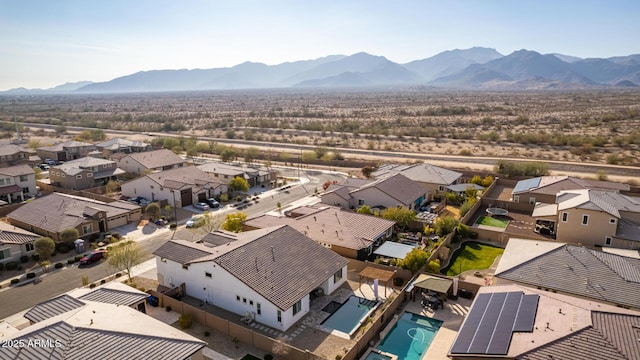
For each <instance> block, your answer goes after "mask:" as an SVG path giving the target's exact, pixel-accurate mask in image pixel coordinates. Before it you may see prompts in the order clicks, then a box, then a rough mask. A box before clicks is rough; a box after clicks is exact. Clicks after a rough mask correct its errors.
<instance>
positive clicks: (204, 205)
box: [193, 202, 210, 211]
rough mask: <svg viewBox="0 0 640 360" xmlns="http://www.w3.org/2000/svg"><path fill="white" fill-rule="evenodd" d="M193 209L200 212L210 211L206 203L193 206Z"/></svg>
mask: <svg viewBox="0 0 640 360" xmlns="http://www.w3.org/2000/svg"><path fill="white" fill-rule="evenodd" d="M193 207H194V208H196V209H198V210H202V211H207V210H209V209H210V208H209V205H207V203H203V202H200V203H196V204H193Z"/></svg>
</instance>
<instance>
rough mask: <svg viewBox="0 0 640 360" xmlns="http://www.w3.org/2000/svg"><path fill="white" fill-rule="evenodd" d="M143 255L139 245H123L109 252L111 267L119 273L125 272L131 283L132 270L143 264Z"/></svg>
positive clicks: (132, 243)
mask: <svg viewBox="0 0 640 360" xmlns="http://www.w3.org/2000/svg"><path fill="white" fill-rule="evenodd" d="M143 255H144V254H143V252H142V249H140V247H139V246H138V244H137V243H135V242H130V243H122V244H121V245H118V246H115V247H114V248H112V249H111V250H110V251H109V265H110V266H111V267H113V268H115V269H116V270H118V271H124V272H125V273H126V274H127V276H128V277H129V282H131V275H132V273H131V269H133V267H134V266H136V265H138V264H140V263H141V262H142V258H143Z"/></svg>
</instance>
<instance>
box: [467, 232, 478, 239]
mask: <svg viewBox="0 0 640 360" xmlns="http://www.w3.org/2000/svg"><path fill="white" fill-rule="evenodd" d="M469 237H470V238H472V239H474V240H475V239H477V238H478V233H477V232H475V231H472V232H470V233H469Z"/></svg>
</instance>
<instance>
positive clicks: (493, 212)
mask: <svg viewBox="0 0 640 360" xmlns="http://www.w3.org/2000/svg"><path fill="white" fill-rule="evenodd" d="M487 214H489V215H490V216H507V214H509V211H507V210H506V209H503V208H487Z"/></svg>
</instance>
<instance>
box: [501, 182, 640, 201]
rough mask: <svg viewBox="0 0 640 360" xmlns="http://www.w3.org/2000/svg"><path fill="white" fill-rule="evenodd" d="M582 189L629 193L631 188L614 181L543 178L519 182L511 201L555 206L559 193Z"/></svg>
mask: <svg viewBox="0 0 640 360" xmlns="http://www.w3.org/2000/svg"><path fill="white" fill-rule="evenodd" d="M581 189H593V190H602V191H613V192H621V191H629V190H630V189H631V187H630V186H629V185H627V184H622V183H617V182H612V181H599V180H590V179H578V178H575V177H571V176H541V177H536V178H532V179H526V180H520V181H518V183H517V184H516V185H515V186H514V187H513V190H512V191H511V200H513V201H514V202H519V203H529V204H535V203H538V202H541V203H547V204H553V203H555V201H556V196H557V195H558V193H559V192H561V191H564V190H581Z"/></svg>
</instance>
